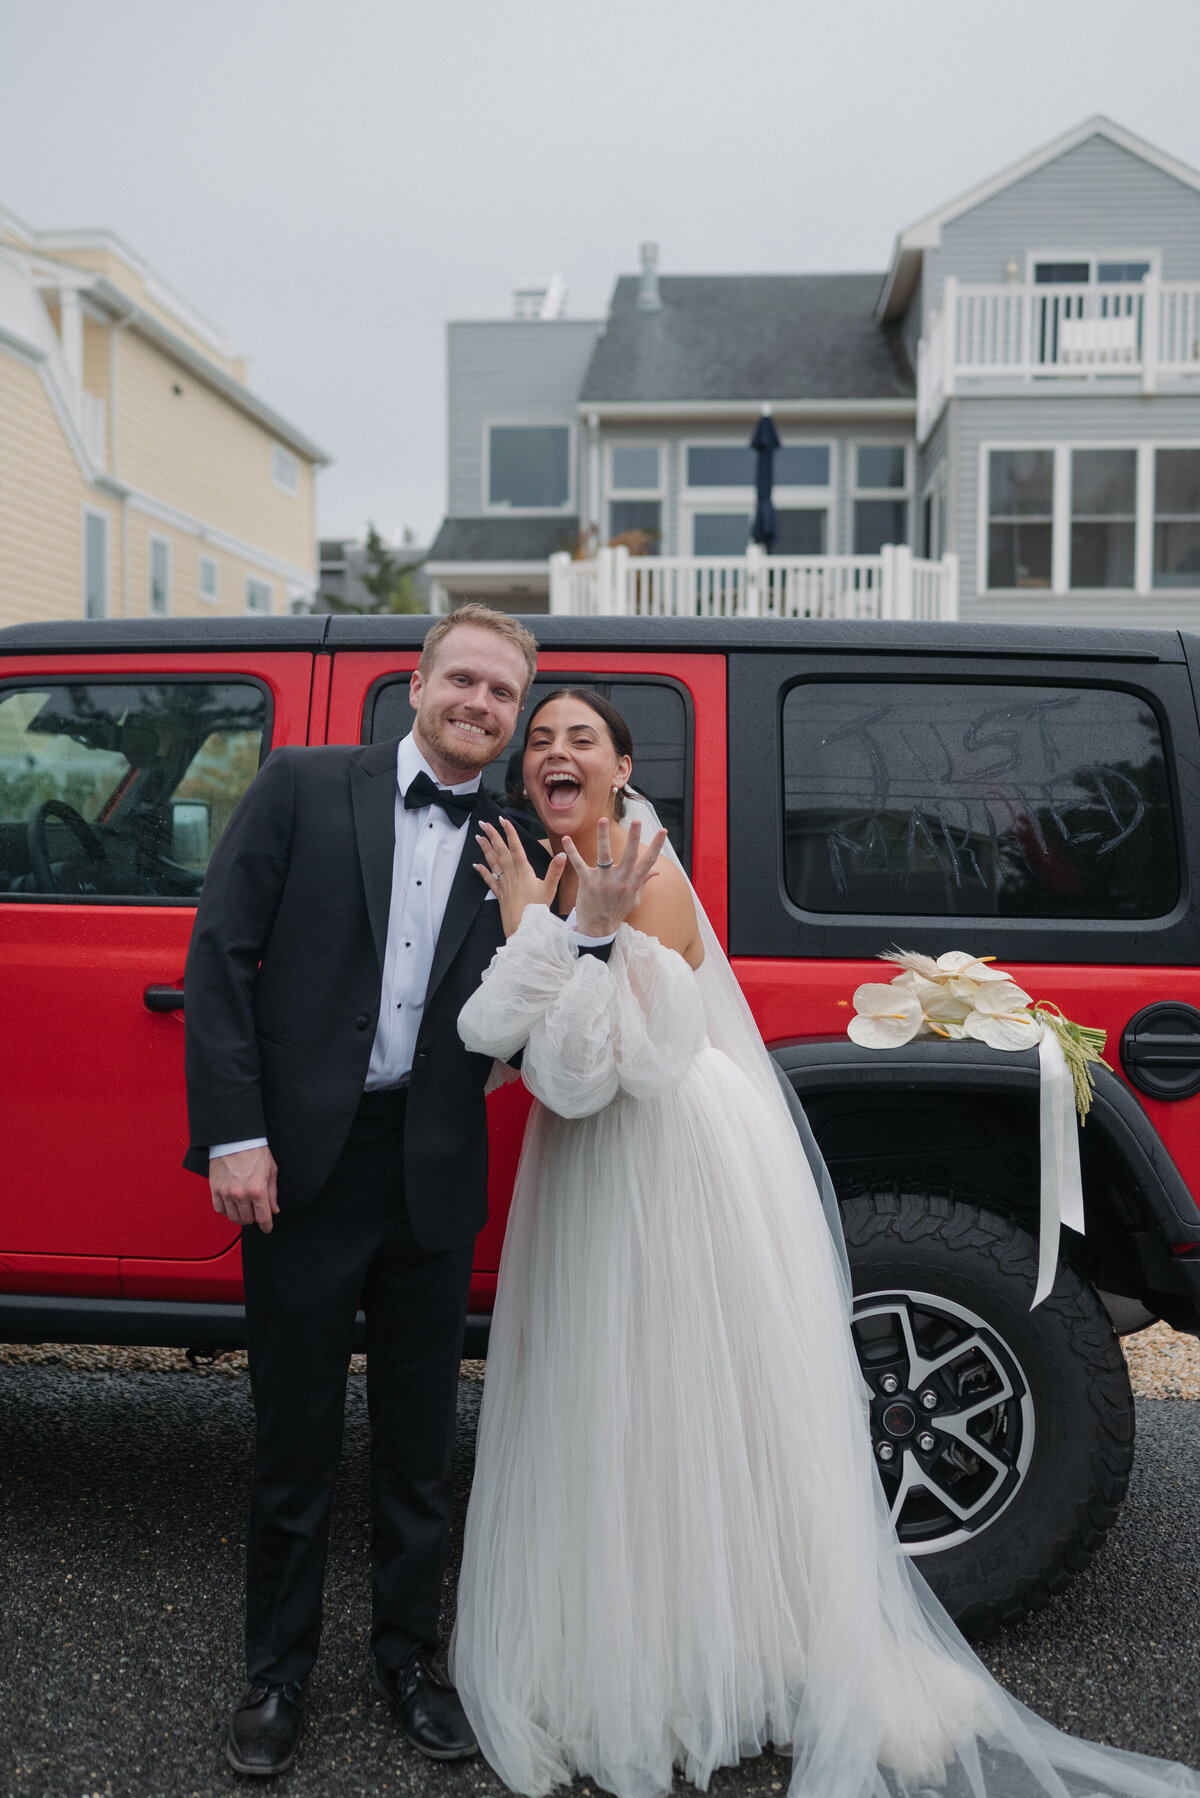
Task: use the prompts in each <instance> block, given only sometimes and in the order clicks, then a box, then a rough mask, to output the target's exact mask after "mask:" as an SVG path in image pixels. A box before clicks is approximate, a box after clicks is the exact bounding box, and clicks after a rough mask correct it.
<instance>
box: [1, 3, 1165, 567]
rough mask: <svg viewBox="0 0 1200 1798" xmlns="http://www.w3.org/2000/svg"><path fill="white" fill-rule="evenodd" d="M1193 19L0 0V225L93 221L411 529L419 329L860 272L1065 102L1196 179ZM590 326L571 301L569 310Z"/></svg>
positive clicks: (859, 8)
mask: <svg viewBox="0 0 1200 1798" xmlns="http://www.w3.org/2000/svg"><path fill="white" fill-rule="evenodd" d="M1198 52H1200V0H1140V4H1138V5H1136V6H1135V5H1133V4H1131V0H820V3H819V4H816V3H813V0H740V4H734V3H733V0H423V3H422V4H419V5H418V4H416V3H414V0H286V3H285V0H0V204H2V205H5V206H7V207H8V208H9V209H10V210H11V211H13V212H15V213H17V214H18V216H20V217H22V218H24V219H25V220H26V221H27V222H28V223H29V224H31V225H34V226H37V227H40V228H51V227H59V228H63V227H72V226H85V225H91V226H106V227H108V228H109V229H111V230H113V231H115V232H117V233H118V234H119V235H120V236H121V237H124V238H125V239H127V241H128V242H129V243H130V244H131V245H132V246H133V247H134V248H135V249H136V250H138V251H139V252H140V253H141V254H142V255H143V256H144V257H145V258H146V260H147V261H148V262H150V263H151V264H152V265H153V266H154V267H155V268H156V269H157V271H158V272H159V273H160V274H161V275H162V276H163V277H165V278H166V279H167V280H168V281H170V282H172V283H173V284H174V285H175V286H176V287H178V288H179V289H180V290H181V291H182V292H183V293H184V294H185V295H186V297H187V298H188V299H190V300H191V301H192V302H193V303H194V304H195V305H196V306H197V307H199V308H200V310H201V311H202V312H204V313H206V314H207V315H208V316H209V317H211V318H212V319H214V320H215V321H216V322H217V323H219V324H221V325H222V326H224V327H225V328H226V329H227V330H228V333H229V336H230V339H231V347H232V349H233V350H234V352H235V353H236V352H239V351H244V352H245V353H246V354H248V355H249V357H250V359H251V380H252V384H253V385H254V386H255V387H256V388H257V389H258V391H259V392H260V393H262V394H263V396H264V397H265V398H267V399H269V400H270V401H271V402H272V403H274V404H275V405H276V406H278V407H279V409H280V410H281V411H282V412H283V413H284V414H285V415H286V416H287V417H288V418H290V419H291V420H292V421H293V422H294V423H295V424H297V425H298V426H299V427H300V428H301V429H303V430H305V431H306V432H308V433H309V434H310V435H311V436H313V437H315V438H316V440H317V441H318V442H319V443H321V444H322V446H323V447H324V448H325V449H326V450H328V451H329V453H330V454H331V455H332V456H333V457H334V466H333V467H332V468H330V469H328V470H327V471H326V472H325V473H324V474H323V476H322V477H321V486H320V501H319V520H320V528H321V531H322V532H323V533H324V534H338V533H342V532H346V533H353V532H357V531H359V530H360V529H361V528H362V526H363V523H364V521H365V520H367V519H368V518H369V519H373V520H374V521H375V522H376V523H377V524H378V525H379V526H380V528H381V529H384V530H386V531H391V530H393V529H394V528H395V527H397V526H399V525H404V524H406V525H409V526H411V527H412V528H414V529H415V530H416V531H417V532H418V533H419V534H420V535H421V536H422V537H428V535H429V534H430V533H431V532H432V531H433V530H434V529H436V526H437V523H438V521H439V519H440V517H441V513H442V508H443V504H444V499H445V446H444V435H445V433H444V398H443V396H444V383H445V334H444V324H445V320H446V319H447V318H451V317H454V316H456V315H461V314H463V313H464V312H467V313H469V314H470V315H472V316H477V315H478V314H479V313H480V311H481V310H483V309H485V308H487V307H488V306H489V305H490V306H491V307H492V308H493V309H494V310H495V312H496V313H497V314H498V315H500V316H504V315H505V314H506V312H507V306H508V294H509V290H510V289H511V288H512V287H513V286H516V285H520V284H521V283H523V282H529V281H532V280H534V279H537V278H539V277H542V278H546V277H548V276H550V275H551V274H553V273H554V272H556V271H557V272H560V273H561V274H562V275H563V277H564V278H565V280H566V282H567V286H568V290H569V293H570V295H571V310H572V311H573V312H578V311H579V310H580V306H579V303H578V302H580V301H583V300H585V299H592V300H594V301H601V300H603V299H604V298H605V297H606V296H607V294H608V292H609V289H610V288H611V285H612V281H613V279H614V277H615V275H616V274H618V273H620V272H623V271H632V270H633V269H635V268H636V265H637V245H638V243H639V241H640V240H642V239H643V238H654V239H657V240H658V241H659V243H660V244H661V247H662V268H663V271H664V272H665V273H678V274H683V273H700V272H714V273H721V272H730V271H735V270H736V271H745V272H778V271H812V272H816V271H822V270H852V269H882V268H883V267H884V266H885V265H886V263H887V260H888V257H889V254H890V251H891V246H892V240H893V238H894V236H895V233H896V232H897V230H899V229H901V228H902V227H903V226H904V225H906V224H907V223H909V222H910V221H911V220H913V219H914V218H917V217H919V216H920V215H921V214H922V213H924V212H927V211H929V210H931V209H932V208H933V207H934V206H936V205H938V204H940V203H941V202H942V201H944V200H946V199H949V198H950V197H952V196H953V195H954V194H955V193H958V192H959V191H961V190H962V189H963V188H965V187H968V186H970V185H971V184H972V183H974V182H975V181H978V180H981V179H983V178H984V177H986V176H987V175H989V174H991V173H993V172H994V171H995V170H997V169H999V168H1000V167H1002V166H1003V165H1004V164H1006V163H1008V162H1011V161H1014V160H1016V159H1017V158H1018V157H1020V156H1022V155H1023V154H1025V152H1027V151H1028V150H1031V149H1033V148H1035V147H1036V146H1038V145H1039V144H1041V143H1043V142H1045V141H1046V140H1047V139H1049V138H1051V137H1054V136H1057V135H1058V133H1059V132H1061V131H1065V130H1067V129H1068V128H1069V127H1070V126H1072V125H1074V124H1077V123H1078V122H1079V121H1080V120H1081V119H1083V118H1085V117H1087V116H1088V115H1089V114H1091V113H1094V112H1105V113H1108V114H1109V115H1110V116H1111V117H1112V118H1114V119H1116V120H1117V121H1118V122H1119V123H1121V124H1123V125H1125V126H1126V127H1128V128H1129V129H1130V130H1132V131H1136V132H1138V133H1140V134H1141V135H1142V136H1144V137H1147V138H1149V139H1150V140H1151V141H1152V142H1154V143H1156V144H1158V145H1160V146H1161V147H1162V148H1163V149H1165V150H1167V151H1169V152H1170V153H1171V154H1173V155H1175V156H1178V157H1180V158H1181V159H1182V160H1183V161H1185V162H1189V163H1191V164H1192V165H1194V166H1196V165H1200V105H1198V104H1197V99H1196V94H1197V73H1198V71H1200V57H1198ZM589 310H590V308H589Z"/></svg>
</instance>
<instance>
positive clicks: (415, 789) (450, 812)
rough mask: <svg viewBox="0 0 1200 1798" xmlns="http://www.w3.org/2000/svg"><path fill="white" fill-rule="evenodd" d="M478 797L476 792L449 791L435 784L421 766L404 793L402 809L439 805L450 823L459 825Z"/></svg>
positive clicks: (411, 810) (419, 809)
mask: <svg viewBox="0 0 1200 1798" xmlns="http://www.w3.org/2000/svg"><path fill="white" fill-rule="evenodd" d="M478 797H479V794H478V792H474V793H451V792H450V791H449V789H448V788H446V787H437V786H435V785H434V784H433V782H432V781H431V780H430V778H429V776H428V774H426V772H425V770H424V768H422V769H421V770H420V772H419V773H418V774H417V776H416V779H415V780H413V781H412V782H410V784H409V788H408V791H407V792H406V793H405V795H404V809H405V811H406V812H419V811H421V810H422V809H423V808H424V807H425V806H427V805H440V806H441V808H442V810H443V811H444V812H445V814H446V816H447V817H448V818H449V820H450V822H451V823H452V824H455V825H461V824H465V823H466V821H467V819H468V818H469V817H470V816H471V813H472V812H473V811H474V810H475V801H476V800H477V799H478Z"/></svg>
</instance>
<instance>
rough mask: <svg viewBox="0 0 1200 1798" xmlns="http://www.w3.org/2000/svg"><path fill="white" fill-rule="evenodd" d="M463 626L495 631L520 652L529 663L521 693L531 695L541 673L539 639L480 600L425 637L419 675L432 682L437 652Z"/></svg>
mask: <svg viewBox="0 0 1200 1798" xmlns="http://www.w3.org/2000/svg"><path fill="white" fill-rule="evenodd" d="M460 624H474V625H479V626H480V627H481V628H482V629H483V630H485V631H495V633H496V635H497V636H498V637H505V638H507V640H508V642H510V643H511V644H512V645H513V648H514V649H517V650H519V651H520V653H521V655H522V657H523V658H524V661H525V685H524V686H523V687H522V689H521V699H522V702H524V699H525V695H526V694H527V693H528V691H529V685H530V682H531V681H532V680H533V677H534V675H535V674H536V673H537V652H538V646H537V638H536V637H535V636H534V635H533V633H532V631H527V630H526V629H525V626H524V625H523V624H522V623H521V621H520V619H519V618H512V617H510V616H509V614H508V613H507V612H497V611H496V610H495V609H494V607H492V606H484V605H480V603H479V601H478V600H474V599H472V600H468V601H467V603H466V605H464V606H458V607H457V608H456V609H455V610H454V611H453V612H449V613H447V615H446V617H445V618H439V619H438V621H437V623H436V624H434V625H431V626H430V628H429V629H428V630H427V631H426V633H425V641H424V643H423V644H422V646H421V660H420V662H419V663H418V664H417V672H418V673H419V674H420V676H421V679H422V680H428V679H429V674H430V670H431V669H432V667H433V664H434V662H435V660H436V658H437V652H438V650H439V649H440V648H441V646H442V644H443V643H444V642H445V641H446V638H447V637H448V636H449V635H450V632H451V631H452V630H455V629H457V627H458V626H459V625H460Z"/></svg>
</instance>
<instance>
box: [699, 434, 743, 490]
mask: <svg viewBox="0 0 1200 1798" xmlns="http://www.w3.org/2000/svg"><path fill="white" fill-rule="evenodd" d="M687 484H688V486H689V487H753V485H754V451H753V450H752V449H747V448H746V446H745V445H744V444H738V443H722V444H712V443H692V444H689V445H688V453H687Z"/></svg>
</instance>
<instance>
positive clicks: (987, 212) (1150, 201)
mask: <svg viewBox="0 0 1200 1798" xmlns="http://www.w3.org/2000/svg"><path fill="white" fill-rule="evenodd" d="M1041 250H1045V251H1071V250H1080V251H1082V250H1090V251H1093V252H1099V251H1104V250H1114V251H1122V250H1128V251H1133V250H1159V251H1161V253H1162V278H1163V280H1164V281H1192V280H1197V279H1200V192H1197V191H1196V190H1195V189H1194V188H1191V187H1186V186H1185V185H1184V184H1183V182H1181V181H1176V180H1175V178H1174V176H1172V175H1168V174H1165V173H1164V172H1163V171H1162V170H1161V169H1157V168H1155V167H1154V166H1153V165H1152V164H1151V163H1148V162H1144V161H1143V160H1142V158H1141V157H1140V156H1135V155H1133V154H1132V153H1131V152H1130V151H1128V150H1125V149H1122V148H1121V147H1120V145H1118V144H1114V143H1113V142H1112V140H1111V139H1110V138H1106V137H1099V136H1097V137H1090V138H1088V139H1087V140H1086V141H1085V142H1084V143H1082V144H1078V145H1076V147H1075V148H1074V149H1073V150H1068V151H1066V152H1065V153H1064V154H1063V155H1062V156H1059V157H1057V158H1056V159H1055V161H1053V162H1050V163H1047V164H1045V166H1044V167H1042V168H1040V169H1038V170H1037V171H1036V172H1035V173H1034V174H1032V175H1027V176H1026V177H1025V179H1024V180H1023V181H1017V182H1014V183H1013V185H1012V186H1011V187H1007V188H1005V189H1004V191H1003V192H1002V193H998V194H994V195H993V196H992V198H991V199H990V200H984V201H983V202H982V203H981V204H980V205H978V206H976V207H974V208H972V210H971V211H970V212H967V213H964V214H963V215H962V217H961V218H957V219H955V220H953V221H952V223H950V224H948V225H946V226H945V227H944V228H943V232H942V244H941V247H940V249H936V250H927V251H926V252H925V259H924V291H923V295H922V298H921V307H922V314H921V315H922V317H923V318H924V319H928V315H929V313H930V311H933V310H938V309H939V308H940V307H941V303H942V298H941V296H942V284H943V282H944V281H945V278H946V276H947V275H954V276H956V277H957V279H958V280H960V281H978V282H994V281H1003V279H1004V265H1005V263H1006V262H1008V261H1009V260H1010V259H1013V258H1015V260H1016V261H1017V262H1018V263H1019V264H1020V267H1021V278H1022V280H1023V279H1024V276H1025V258H1026V254H1027V252H1029V251H1041ZM906 323H907V321H906Z"/></svg>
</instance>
